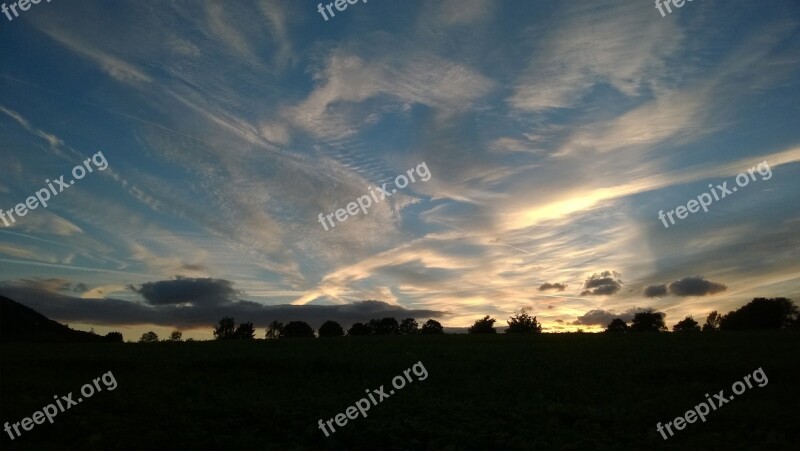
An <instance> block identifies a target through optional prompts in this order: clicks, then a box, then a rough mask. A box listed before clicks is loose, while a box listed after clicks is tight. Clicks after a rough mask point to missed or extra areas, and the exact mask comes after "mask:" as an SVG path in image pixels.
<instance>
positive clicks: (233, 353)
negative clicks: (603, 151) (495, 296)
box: [0, 332, 800, 450]
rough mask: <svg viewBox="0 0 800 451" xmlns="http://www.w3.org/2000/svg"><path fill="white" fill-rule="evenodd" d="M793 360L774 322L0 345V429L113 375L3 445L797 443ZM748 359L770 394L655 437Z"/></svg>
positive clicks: (798, 349) (749, 396) (793, 345)
mask: <svg viewBox="0 0 800 451" xmlns="http://www.w3.org/2000/svg"><path fill="white" fill-rule="evenodd" d="M798 356H800V335H798V334H796V333H794V334H793V333H778V332H771V333H716V334H655V335H649V334H637V335H622V336H608V335H602V334H600V335H596V334H545V335H542V336H534V337H520V336H504V335H499V336H468V335H444V336H416V337H385V338H384V337H365V338H341V339H315V340H283V341H264V340H258V341H255V342H196V343H158V344H150V345H140V344H105V343H104V344H76V345H2V347H1V348H0V359H1V360H0V365H1V366H2V373H1V374H2V380H0V394H2V396H1V397H0V405H1V406H2V407H1V408H0V409H2V417H1V419H2V422H6V421H8V422H11V423H14V422H17V421H20V420H22V418H23V417H26V416H30V415H32V413H33V412H34V411H36V410H41V409H42V408H43V407H44V406H45V405H46V404H48V403H50V402H51V401H52V400H53V395H56V394H58V395H66V394H67V393H68V392H73V393H76V394H77V393H78V391H79V389H80V387H81V386H82V385H83V384H85V383H87V382H90V381H91V380H92V379H94V378H96V377H99V376H100V375H101V374H103V373H105V372H107V371H112V372H113V374H114V376H115V378H116V381H117V383H118V386H117V388H116V390H114V391H105V390H104V391H102V392H100V393H96V394H95V395H94V396H92V398H91V399H87V400H85V402H83V403H81V404H80V405H78V406H75V407H72V408H71V409H69V410H67V411H65V412H63V413H60V414H59V415H58V416H57V417H56V418H55V422H54V424H49V423H46V422H45V424H43V425H37V426H35V427H34V428H33V430H31V431H28V432H23V434H22V436H21V437H19V438H16V439H15V440H14V441H11V440H10V438H9V436H8V434H6V433H5V432H3V436H2V446H1V447H2V449H4V450H60V449H81V450H94V449H96V450H155V449H244V448H248V449H258V450H292V449H389V450H393V449H397V450H405V449H431V450H434V449H436V450H438V449H453V450H456V449H468V450H486V449H569V450H585V449H620V450H621V449H798V448H797V446H798V443H800V432H798V431H800V429H798V420H799V419H800V414H798V411H797V407H798V406H800V385H798V380H799V379H798V376H800V359H798ZM416 362H422V363H423V365H424V366H425V368H426V369H427V371H428V378H427V379H426V380H424V381H416V377H414V380H415V382H413V383H410V384H409V385H407V386H406V387H405V388H404V389H402V390H398V391H397V392H396V393H395V394H394V395H392V396H391V397H390V398H388V399H385V400H384V401H383V402H381V403H380V404H378V405H377V406H374V407H372V408H371V409H370V410H369V412H368V415H369V416H368V417H367V418H358V419H356V420H350V421H349V422H348V423H347V425H346V426H344V427H341V428H339V427H337V432H336V433H335V434H332V436H331V437H330V438H327V439H326V438H325V436H324V434H323V433H322V432H321V431H320V430H319V429H318V425H317V420H318V419H320V418H321V419H323V420H327V419H329V418H332V417H333V416H334V415H336V414H337V413H340V412H344V411H345V409H346V408H347V407H348V406H351V405H353V404H354V403H355V402H356V401H357V400H358V399H360V398H362V397H363V396H365V390H366V389H370V390H372V389H376V388H378V387H379V386H381V385H384V386H386V387H387V388H386V391H387V392H388V389H389V388H391V380H392V378H393V377H394V376H397V375H399V374H402V371H403V370H405V369H407V368H410V367H411V366H412V365H413V364H414V363H416ZM759 367H761V368H763V370H764V372H765V373H766V375H767V377H768V378H769V382H768V384H767V385H766V386H765V387H763V388H759V387H758V386H754V387H753V388H751V389H748V390H747V391H745V392H744V393H743V394H742V395H741V396H736V399H734V400H731V401H730V402H729V403H727V404H725V405H724V406H722V407H720V409H719V410H716V411H713V412H711V413H710V414H709V415H708V417H707V421H706V422H705V423H701V422H699V421H698V422H696V423H694V424H688V425H687V426H686V428H685V429H684V430H682V431H676V435H675V436H674V437H671V438H669V440H667V441H664V440H663V438H662V437H661V435H660V434H659V433H658V432H656V429H655V426H656V423H657V422H659V421H660V422H661V423H666V422H668V421H672V420H673V419H674V418H675V417H677V416H679V415H683V414H684V413H685V412H686V411H687V410H689V409H690V408H692V407H694V406H695V405H696V404H698V403H700V402H702V401H704V400H705V396H704V395H705V393H709V394H711V395H712V396H713V394H714V393H717V392H718V391H719V390H721V389H725V395H726V396H730V395H731V394H732V391H731V384H733V383H734V382H735V381H737V380H742V378H743V377H744V376H745V375H747V374H752V373H753V371H755V370H756V369H757V368H759ZM412 377H413V376H412ZM76 397H77V396H76Z"/></svg>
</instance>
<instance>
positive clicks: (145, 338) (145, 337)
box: [139, 330, 158, 343]
mask: <svg viewBox="0 0 800 451" xmlns="http://www.w3.org/2000/svg"><path fill="white" fill-rule="evenodd" d="M157 341H158V334H157V333H155V332H153V331H152V330H151V331H150V332H145V333H143V334H142V338H140V339H139V343H155V342H157Z"/></svg>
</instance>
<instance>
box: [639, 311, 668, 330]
mask: <svg viewBox="0 0 800 451" xmlns="http://www.w3.org/2000/svg"><path fill="white" fill-rule="evenodd" d="M664 316H666V315H664V314H663V313H661V312H654V311H653V310H648V311H646V312H639V313H637V314H636V315H634V316H633V322H632V323H631V331H633V332H666V331H667V325H666V324H664Z"/></svg>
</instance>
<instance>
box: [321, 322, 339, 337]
mask: <svg viewBox="0 0 800 451" xmlns="http://www.w3.org/2000/svg"><path fill="white" fill-rule="evenodd" d="M343 335H344V329H342V326H341V325H340V324H339V323H337V322H336V321H330V320H328V321H325V322H324V323H323V324H322V325H321V326H319V336H320V337H341V336H343Z"/></svg>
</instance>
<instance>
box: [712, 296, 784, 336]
mask: <svg viewBox="0 0 800 451" xmlns="http://www.w3.org/2000/svg"><path fill="white" fill-rule="evenodd" d="M797 315H798V309H797V306H795V305H794V304H793V303H792V301H791V300H790V299H786V298H773V299H766V298H755V299H753V300H752V301H750V302H749V303H748V304H747V305H745V306H744V307H741V308H739V309H737V310H735V311H732V312H729V313H728V314H727V315H725V316H723V317H722V320H721V321H720V329H721V330H750V329H780V328H784V327H789V326H791V325H792V323H793V322H794V321H795V320H796V318H797Z"/></svg>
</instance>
